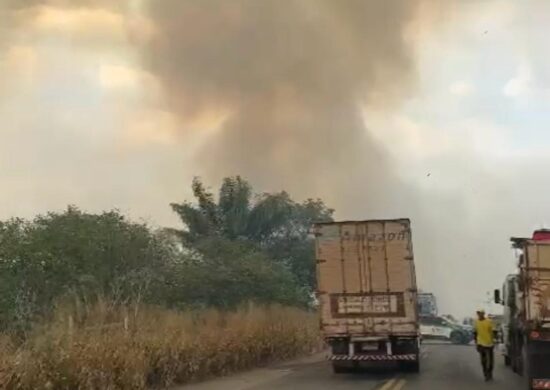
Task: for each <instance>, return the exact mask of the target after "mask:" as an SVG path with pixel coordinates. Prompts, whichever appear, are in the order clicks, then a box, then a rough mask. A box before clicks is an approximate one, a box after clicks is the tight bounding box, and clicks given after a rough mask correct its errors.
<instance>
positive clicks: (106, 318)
mask: <svg viewBox="0 0 550 390" xmlns="http://www.w3.org/2000/svg"><path fill="white" fill-rule="evenodd" d="M317 324H318V323H317V318H316V316H315V315H314V314H311V313H306V312H303V311H301V310H298V309H294V308H285V307H279V306H272V307H255V306H248V307H245V308H241V309H239V310H237V311H235V312H229V313H223V312H220V311H216V310H207V311H201V312H186V313H181V312H174V311H168V310H165V309H160V308H154V307H114V306H110V305H109V304H107V303H105V302H103V301H100V302H98V303H97V304H95V305H94V306H92V307H86V308H83V307H78V306H63V307H61V308H58V310H57V311H56V314H55V316H54V318H53V319H52V320H51V321H49V322H47V323H46V324H44V325H41V326H37V327H36V328H35V329H34V331H33V332H32V333H31V334H30V335H29V336H28V338H27V340H26V341H24V342H23V343H22V344H21V345H15V343H14V342H13V340H12V339H11V338H10V337H8V336H1V335H0V388H3V389H146V388H153V387H154V388H159V387H160V388H162V387H168V386H171V385H173V384H179V383H186V382H189V381H195V380H200V379H204V378H207V377H212V376H218V375H224V374H227V373H230V372H233V371H238V370H243V369H246V368H250V367H254V366H258V365H262V364H265V363H268V362H270V361H273V360H282V359H287V358H290V357H293V356H296V355H299V354H303V353H308V352H311V351H313V350H314V349H316V348H318V347H319V337H318V333H317V328H318V325H317Z"/></svg>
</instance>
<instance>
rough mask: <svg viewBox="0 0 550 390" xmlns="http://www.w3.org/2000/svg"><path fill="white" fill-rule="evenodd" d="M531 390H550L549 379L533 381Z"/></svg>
mask: <svg viewBox="0 0 550 390" xmlns="http://www.w3.org/2000/svg"><path fill="white" fill-rule="evenodd" d="M533 389H550V379H533Z"/></svg>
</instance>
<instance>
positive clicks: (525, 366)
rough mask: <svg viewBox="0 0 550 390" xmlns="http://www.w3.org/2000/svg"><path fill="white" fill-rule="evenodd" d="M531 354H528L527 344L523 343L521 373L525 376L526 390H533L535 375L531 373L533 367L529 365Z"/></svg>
mask: <svg viewBox="0 0 550 390" xmlns="http://www.w3.org/2000/svg"><path fill="white" fill-rule="evenodd" d="M529 363H530V362H529V354H528V353H527V343H526V342H525V343H523V347H522V348H521V366H522V367H521V368H522V370H521V373H522V375H523V378H524V380H525V389H526V390H532V389H533V375H532V372H531V367H530V364H529Z"/></svg>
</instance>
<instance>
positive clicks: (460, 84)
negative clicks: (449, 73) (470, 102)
mask: <svg viewBox="0 0 550 390" xmlns="http://www.w3.org/2000/svg"><path fill="white" fill-rule="evenodd" d="M449 92H450V93H451V94H452V95H455V96H470V95H472V94H473V93H474V92H475V86H474V85H473V84H472V83H470V82H468V81H456V82H454V83H452V84H451V85H450V86H449Z"/></svg>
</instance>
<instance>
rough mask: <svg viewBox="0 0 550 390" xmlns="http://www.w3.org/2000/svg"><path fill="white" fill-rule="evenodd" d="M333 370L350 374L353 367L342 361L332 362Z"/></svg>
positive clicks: (336, 372)
mask: <svg viewBox="0 0 550 390" xmlns="http://www.w3.org/2000/svg"><path fill="white" fill-rule="evenodd" d="M332 372H333V373H335V374H349V373H350V372H353V368H352V367H350V366H348V365H346V364H343V363H342V362H332Z"/></svg>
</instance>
